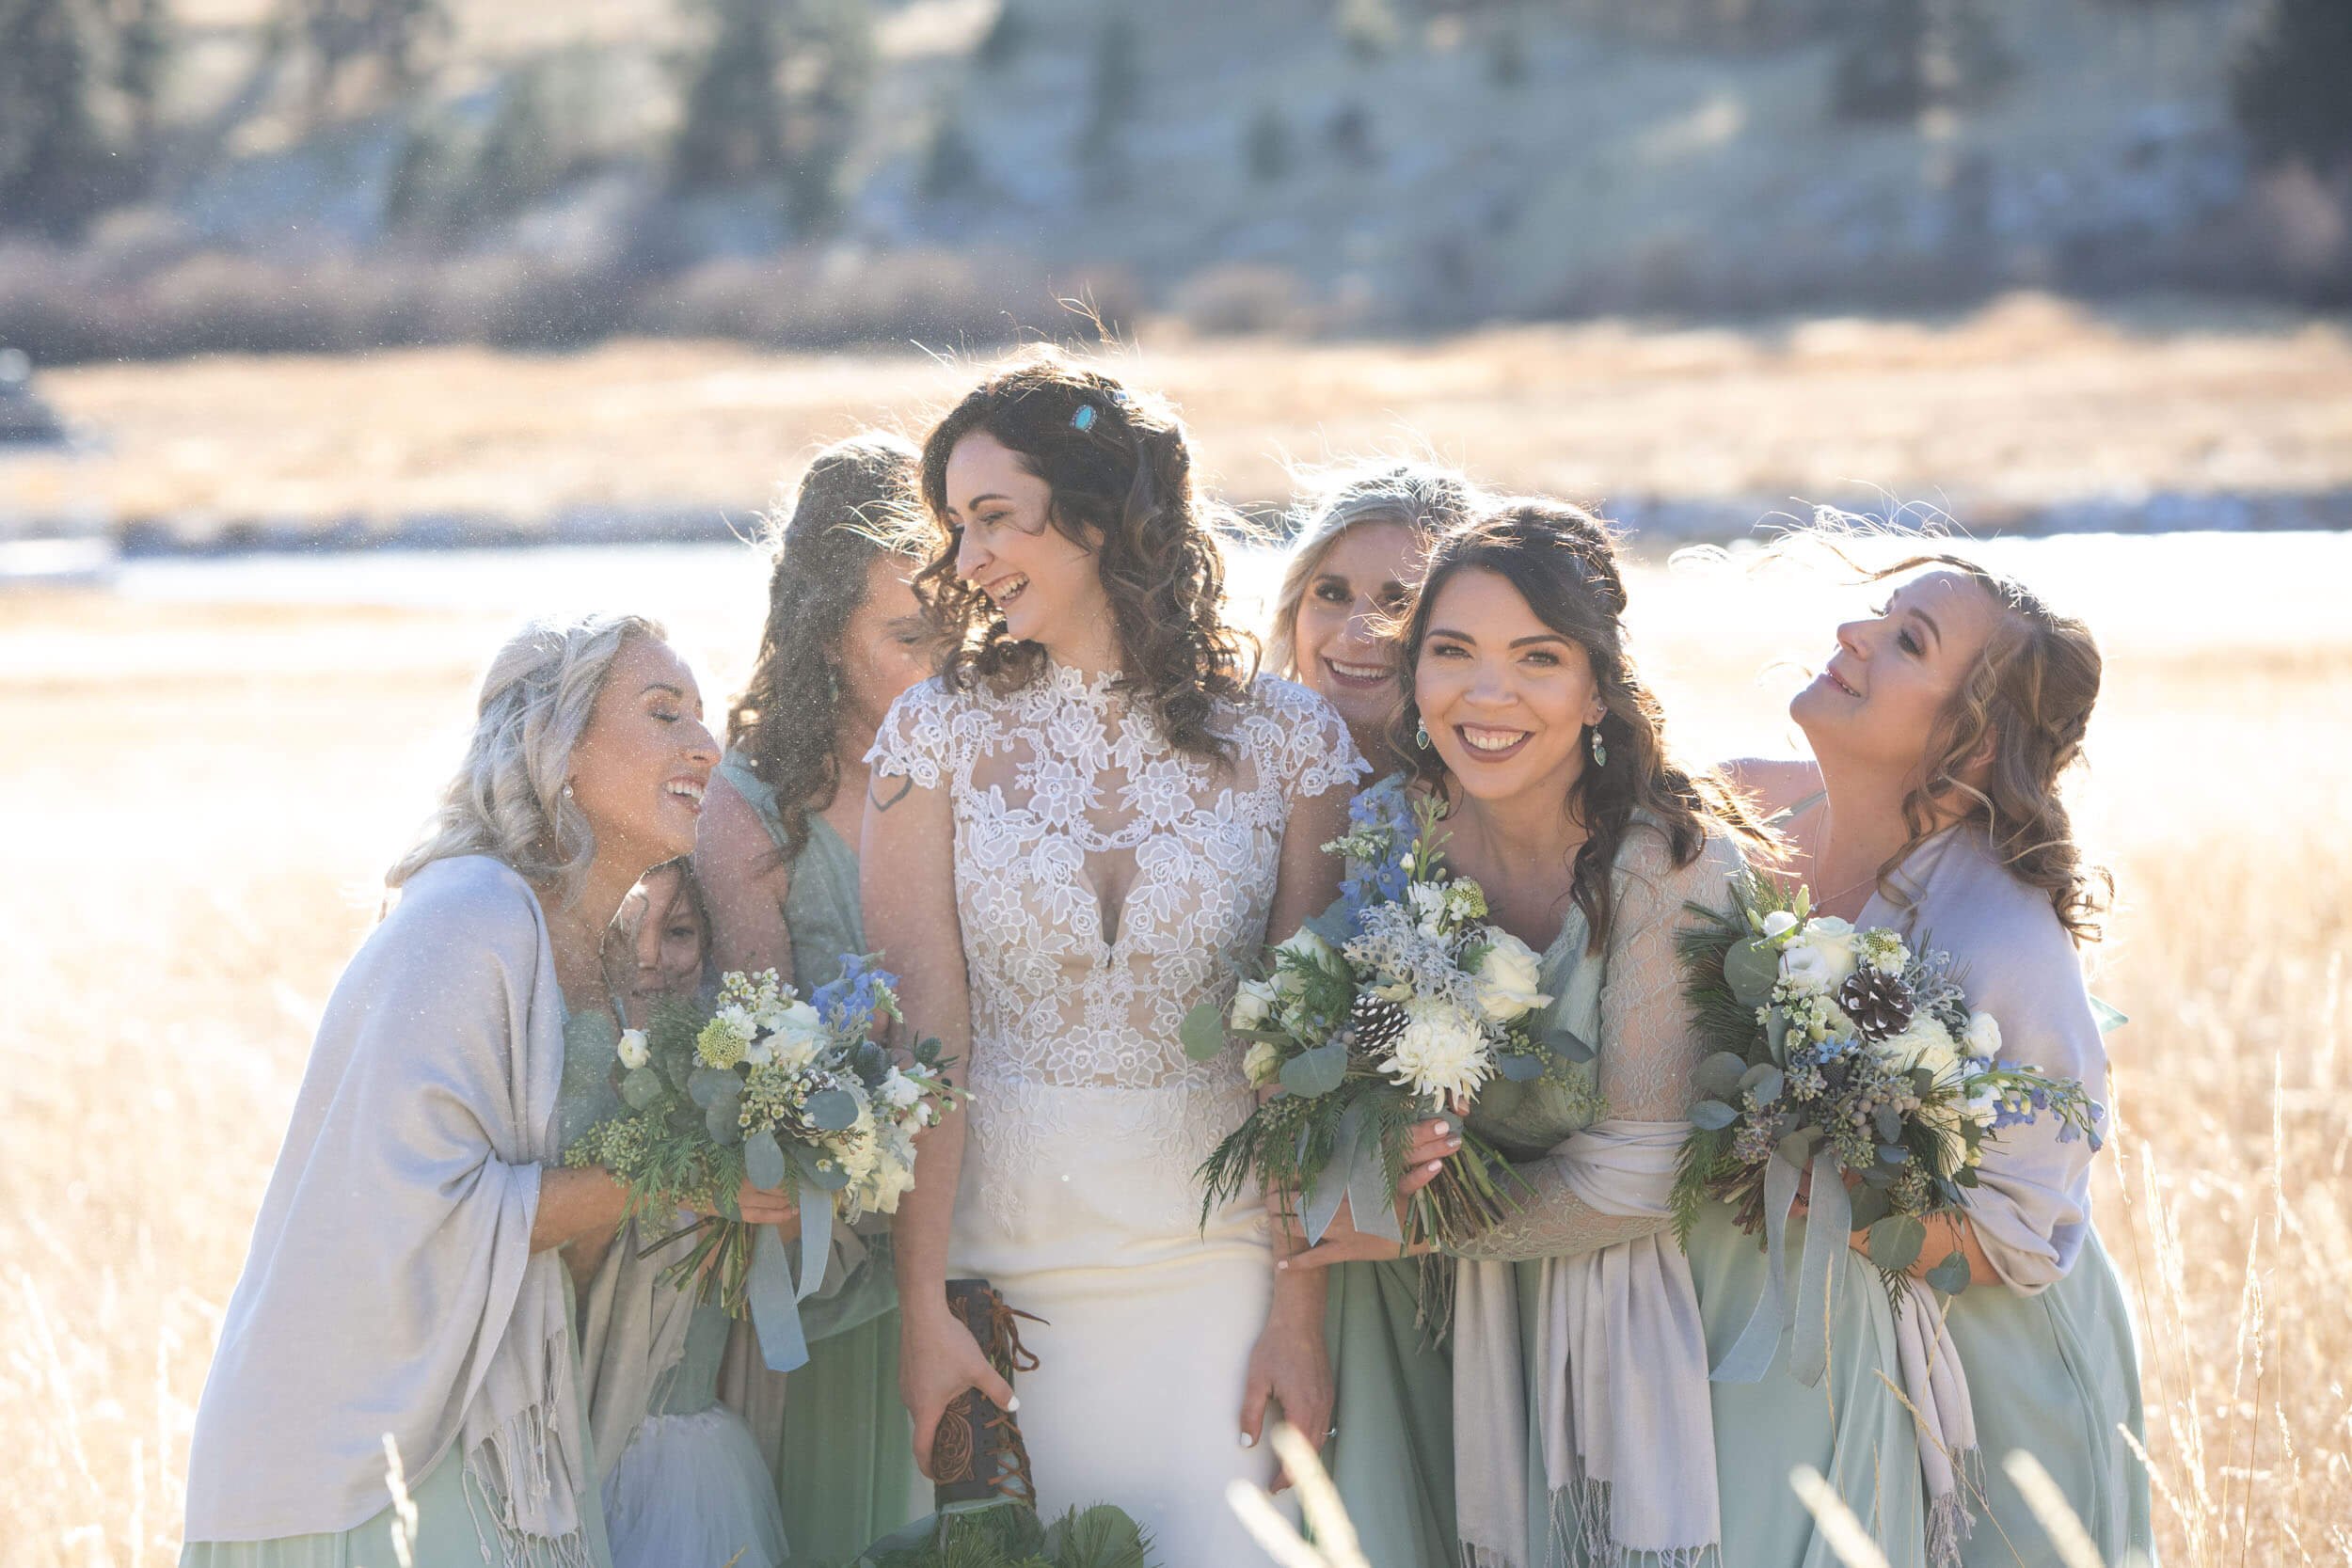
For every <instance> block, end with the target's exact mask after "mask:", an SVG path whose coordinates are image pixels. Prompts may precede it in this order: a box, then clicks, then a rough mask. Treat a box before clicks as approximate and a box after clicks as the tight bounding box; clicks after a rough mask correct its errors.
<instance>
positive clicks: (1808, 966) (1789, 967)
mask: <svg viewBox="0 0 2352 1568" xmlns="http://www.w3.org/2000/svg"><path fill="white" fill-rule="evenodd" d="M1853 971H1854V940H1853V927H1851V926H1849V925H1847V924H1846V923H1845V922H1844V921H1842V920H1840V919H1838V918H1837V917H1836V916H1835V915H1822V916H1820V918H1819V919H1815V920H1809V921H1806V922H1805V925H1804V929H1803V930H1801V931H1799V932H1798V933H1797V934H1796V935H1795V936H1794V937H1792V938H1791V939H1790V940H1789V942H1788V946H1787V947H1784V948H1782V949H1781V954H1780V977H1781V978H1782V979H1784V980H1787V981H1789V982H1790V983H1791V984H1794V985H1796V986H1797V987H1799V988H1800V989H1801V990H1807V991H1817V992H1821V993H1824V994H1826V993H1828V992H1830V991H1834V990H1836V989H1837V988H1838V987H1840V986H1842V985H1844V984H1845V983H1846V979H1847V977H1848V976H1849V975H1851V974H1853Z"/></svg>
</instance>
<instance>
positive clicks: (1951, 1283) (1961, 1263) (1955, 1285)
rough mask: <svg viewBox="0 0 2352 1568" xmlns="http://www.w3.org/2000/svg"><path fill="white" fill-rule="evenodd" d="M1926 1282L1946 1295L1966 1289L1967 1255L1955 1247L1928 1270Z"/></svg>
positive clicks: (1954, 1294)
mask: <svg viewBox="0 0 2352 1568" xmlns="http://www.w3.org/2000/svg"><path fill="white" fill-rule="evenodd" d="M1928 1283H1929V1284H1930V1285H1932V1286H1934V1287H1935V1288H1936V1289H1937V1290H1939V1291H1943V1292H1944V1293H1945V1294H1946V1295H1947V1296H1956V1295H1958V1294H1960V1292H1961V1291H1965V1290H1966V1289H1968V1255H1967V1254H1966V1253H1964V1252H1962V1251H1960V1250H1958V1249H1957V1248H1955V1249H1954V1250H1953V1251H1952V1252H1951V1254H1950V1255H1949V1256H1947V1258H1946V1259H1944V1261H1942V1262H1941V1263H1938V1264H1936V1265H1935V1267H1933V1268H1931V1269H1930V1270H1929V1271H1928Z"/></svg>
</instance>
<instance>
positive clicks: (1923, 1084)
mask: <svg viewBox="0 0 2352 1568" xmlns="http://www.w3.org/2000/svg"><path fill="white" fill-rule="evenodd" d="M1911 1092H1912V1093H1914V1094H1915V1095H1917V1096H1918V1097H1919V1098H1920V1099H1922V1100H1926V1099H1928V1098H1929V1097H1930V1096H1931V1095H1933V1094H1934V1093H1935V1070H1934V1069H1932V1068H1924V1067H1915V1068H1913V1069H1911Z"/></svg>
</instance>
